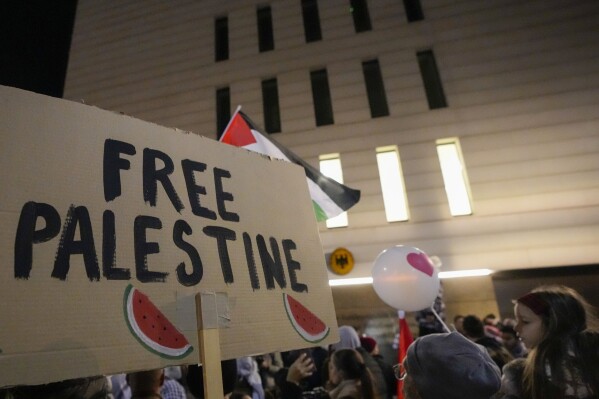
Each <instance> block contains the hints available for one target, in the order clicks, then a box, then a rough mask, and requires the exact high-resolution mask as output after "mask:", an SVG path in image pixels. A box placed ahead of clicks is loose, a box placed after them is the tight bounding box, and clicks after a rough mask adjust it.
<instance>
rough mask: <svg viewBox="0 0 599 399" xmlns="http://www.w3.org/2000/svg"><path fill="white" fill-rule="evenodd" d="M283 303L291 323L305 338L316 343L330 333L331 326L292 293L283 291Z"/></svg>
mask: <svg viewBox="0 0 599 399" xmlns="http://www.w3.org/2000/svg"><path fill="white" fill-rule="evenodd" d="M283 303H284V304H285V311H286V312H287V317H288V318H289V321H290V322H291V325H292V326H293V328H294V329H295V331H297V333H298V334H299V335H300V336H301V337H302V338H303V339H304V340H306V341H308V342H310V343H313V344H315V343H317V342H320V341H322V340H323V339H325V338H326V336H327V335H329V332H330V331H331V328H330V327H328V326H327V325H326V324H325V323H324V322H323V321H322V320H320V319H319V318H318V317H317V316H316V315H315V314H314V313H312V312H311V311H309V310H308V308H306V307H305V306H304V305H302V304H301V303H300V302H299V301H298V300H296V299H295V298H293V297H292V296H291V295H289V294H285V293H283Z"/></svg>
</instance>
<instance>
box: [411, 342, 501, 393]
mask: <svg viewBox="0 0 599 399" xmlns="http://www.w3.org/2000/svg"><path fill="white" fill-rule="evenodd" d="M407 369H408V376H410V377H411V378H412V379H413V380H414V384H415V385H416V389H417V390H418V393H419V394H420V396H421V397H422V399H438V398H443V399H463V398H468V399H489V397H491V396H492V395H493V394H495V393H496V392H497V391H498V390H499V388H500V386H501V372H500V370H499V367H497V365H496V364H495V362H494V361H493V360H492V359H491V358H490V357H489V354H488V353H487V350H486V349H485V348H484V347H482V346H480V345H477V344H475V343H474V342H472V341H470V340H468V339H467V338H466V337H464V336H463V335H462V334H460V333H458V332H452V333H445V334H430V335H426V336H424V337H421V338H418V339H417V340H416V341H414V342H413V343H412V344H411V345H410V347H409V348H408V354H407Z"/></svg>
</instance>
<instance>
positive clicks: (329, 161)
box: [319, 154, 348, 229]
mask: <svg viewBox="0 0 599 399" xmlns="http://www.w3.org/2000/svg"><path fill="white" fill-rule="evenodd" d="M319 159H320V173H322V174H323V175H325V176H328V177H330V178H331V179H333V180H335V181H337V182H339V183H341V184H343V171H342V170H341V159H340V158H339V154H327V155H321V156H320V157H319ZM326 223H327V227H328V228H329V229H332V228H335V227H346V226H347V225H348V222H347V212H343V213H341V214H339V215H337V216H335V217H333V218H330V219H327V221H326Z"/></svg>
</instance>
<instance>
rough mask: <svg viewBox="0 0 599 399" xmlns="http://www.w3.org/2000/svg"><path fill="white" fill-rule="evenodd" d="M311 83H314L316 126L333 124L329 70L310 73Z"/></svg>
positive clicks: (313, 96)
mask: <svg viewBox="0 0 599 399" xmlns="http://www.w3.org/2000/svg"><path fill="white" fill-rule="evenodd" d="M310 81H311V82H312V99H313V101H314V115H315V117H316V126H324V125H330V124H333V123H334V121H333V104H332V103H331V92H330V90H329V79H328V77H327V70H326V69H320V70H318V71H312V72H310Z"/></svg>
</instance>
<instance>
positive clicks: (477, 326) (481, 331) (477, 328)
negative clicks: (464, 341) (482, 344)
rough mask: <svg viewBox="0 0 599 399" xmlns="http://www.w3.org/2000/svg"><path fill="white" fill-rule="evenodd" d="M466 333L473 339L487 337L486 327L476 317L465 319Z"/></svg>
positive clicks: (470, 316) (471, 316)
mask: <svg viewBox="0 0 599 399" xmlns="http://www.w3.org/2000/svg"><path fill="white" fill-rule="evenodd" d="M463 328H464V332H465V333H466V334H467V335H468V336H469V337H473V338H480V337H483V336H484V335H485V327H484V325H483V322H482V321H481V319H479V318H478V317H477V316H474V315H468V316H466V317H464V323H463Z"/></svg>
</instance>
